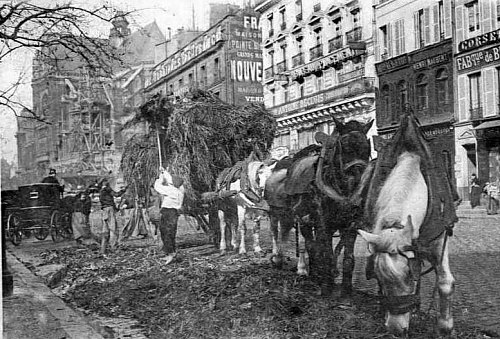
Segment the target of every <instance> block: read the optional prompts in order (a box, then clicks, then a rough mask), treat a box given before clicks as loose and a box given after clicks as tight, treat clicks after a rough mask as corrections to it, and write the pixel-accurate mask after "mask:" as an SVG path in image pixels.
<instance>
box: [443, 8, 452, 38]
mask: <svg viewBox="0 0 500 339" xmlns="http://www.w3.org/2000/svg"><path fill="white" fill-rule="evenodd" d="M443 7H444V37H445V38H450V37H451V35H452V33H451V30H452V27H451V0H444V1H443Z"/></svg>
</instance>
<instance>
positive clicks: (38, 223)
mask: <svg viewBox="0 0 500 339" xmlns="http://www.w3.org/2000/svg"><path fill="white" fill-rule="evenodd" d="M6 215H7V227H6V232H5V235H6V237H7V239H9V240H10V241H11V242H12V243H13V244H14V245H16V246H17V245H19V244H20V243H21V240H22V237H23V236H24V237H26V236H29V235H30V234H33V235H34V236H35V238H37V239H38V240H44V239H45V238H47V236H48V235H49V234H50V235H51V237H52V240H53V241H54V242H58V241H61V240H63V239H69V238H71V236H72V230H71V210H70V209H68V208H67V207H66V204H65V203H64V202H63V198H62V193H61V191H60V186H59V185H57V184H45V183H36V184H32V185H25V186H20V187H19V188H18V190H17V194H15V195H13V196H12V197H11V200H10V203H9V205H8V206H7V207H6Z"/></svg>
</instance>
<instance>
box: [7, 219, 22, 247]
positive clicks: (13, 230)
mask: <svg viewBox="0 0 500 339" xmlns="http://www.w3.org/2000/svg"><path fill="white" fill-rule="evenodd" d="M6 234H7V237H8V238H9V239H10V241H11V242H12V243H13V244H14V245H15V246H19V244H20V243H21V239H22V235H21V220H20V219H19V217H18V216H17V215H15V214H10V215H9V218H8V219H7V232H6Z"/></svg>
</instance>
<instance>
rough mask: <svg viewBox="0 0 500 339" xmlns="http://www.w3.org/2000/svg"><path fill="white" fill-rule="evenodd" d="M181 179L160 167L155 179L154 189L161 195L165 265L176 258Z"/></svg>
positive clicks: (180, 205) (181, 189) (182, 195)
mask: <svg viewBox="0 0 500 339" xmlns="http://www.w3.org/2000/svg"><path fill="white" fill-rule="evenodd" d="M183 183H184V182H183V180H182V178H180V177H178V176H175V175H174V176H172V175H171V174H170V173H169V172H168V169H167V170H164V169H163V168H161V167H160V175H159V177H158V179H156V181H155V184H154V189H155V190H156V191H157V192H158V193H160V194H161V196H162V202H161V209H160V215H161V218H160V234H161V240H162V241H163V251H164V252H165V253H166V254H167V256H166V257H165V261H166V264H169V263H171V262H172V261H173V260H174V258H175V256H176V249H175V237H176V234H177V220H178V219H179V210H180V209H181V208H182V202H183V201H184V186H183Z"/></svg>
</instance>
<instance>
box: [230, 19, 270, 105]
mask: <svg viewBox="0 0 500 339" xmlns="http://www.w3.org/2000/svg"><path fill="white" fill-rule="evenodd" d="M258 22H259V16H258V13H256V12H253V11H245V12H244V13H242V15H241V16H238V17H236V18H235V20H232V21H231V22H230V24H229V29H228V32H229V34H228V37H229V40H228V47H229V49H228V53H227V55H228V59H229V78H230V80H231V82H232V84H233V91H234V102H235V104H244V103H247V102H263V101H264V96H263V91H262V73H263V68H262V50H261V49H260V44H261V41H262V33H261V31H260V29H259V25H258Z"/></svg>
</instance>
